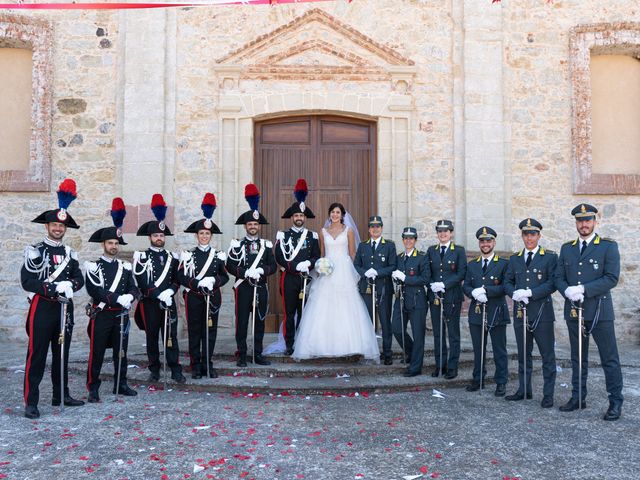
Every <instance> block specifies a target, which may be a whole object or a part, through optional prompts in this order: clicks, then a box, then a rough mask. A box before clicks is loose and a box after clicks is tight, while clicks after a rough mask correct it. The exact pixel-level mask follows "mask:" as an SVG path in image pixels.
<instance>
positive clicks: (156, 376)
mask: <svg viewBox="0 0 640 480" xmlns="http://www.w3.org/2000/svg"><path fill="white" fill-rule="evenodd" d="M159 380H160V372H151V373H150V374H149V380H147V381H148V382H157V381H159Z"/></svg>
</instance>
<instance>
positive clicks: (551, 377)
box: [513, 319, 556, 397]
mask: <svg viewBox="0 0 640 480" xmlns="http://www.w3.org/2000/svg"><path fill="white" fill-rule="evenodd" d="M553 327H554V322H539V323H538V325H537V326H536V329H535V330H534V331H533V332H531V331H529V330H527V393H532V389H531V374H532V373H533V372H532V371H533V360H532V358H531V352H532V351H533V341H534V340H535V342H536V344H537V345H538V350H539V351H540V356H541V357H542V378H543V379H544V386H543V388H542V394H543V395H544V396H545V397H553V392H554V389H555V384H556V353H555V350H554V344H555V333H554V330H553ZM513 330H514V332H515V335H516V342H517V344H518V393H521V394H524V369H523V367H524V362H523V357H522V351H523V348H522V347H523V346H522V320H521V319H516V320H515V321H514V323H513Z"/></svg>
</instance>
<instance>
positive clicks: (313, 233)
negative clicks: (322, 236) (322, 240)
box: [311, 232, 318, 240]
mask: <svg viewBox="0 0 640 480" xmlns="http://www.w3.org/2000/svg"><path fill="white" fill-rule="evenodd" d="M311 235H312V236H313V238H315V239H316V240H318V232H311Z"/></svg>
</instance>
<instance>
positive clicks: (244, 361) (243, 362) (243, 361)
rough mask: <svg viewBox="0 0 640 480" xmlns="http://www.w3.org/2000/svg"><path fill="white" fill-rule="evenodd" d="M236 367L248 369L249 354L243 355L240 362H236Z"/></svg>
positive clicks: (239, 359)
mask: <svg viewBox="0 0 640 480" xmlns="http://www.w3.org/2000/svg"><path fill="white" fill-rule="evenodd" d="M236 365H237V366H238V367H240V368H246V366H247V354H246V353H241V354H240V357H239V358H238V361H237V362H236Z"/></svg>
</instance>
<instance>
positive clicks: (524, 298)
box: [519, 297, 529, 305]
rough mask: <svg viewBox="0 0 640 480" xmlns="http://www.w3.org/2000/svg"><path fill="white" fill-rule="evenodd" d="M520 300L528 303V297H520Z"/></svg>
mask: <svg viewBox="0 0 640 480" xmlns="http://www.w3.org/2000/svg"><path fill="white" fill-rule="evenodd" d="M519 301H520V302H522V303H524V304H525V305H528V304H529V297H520V300H519Z"/></svg>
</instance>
